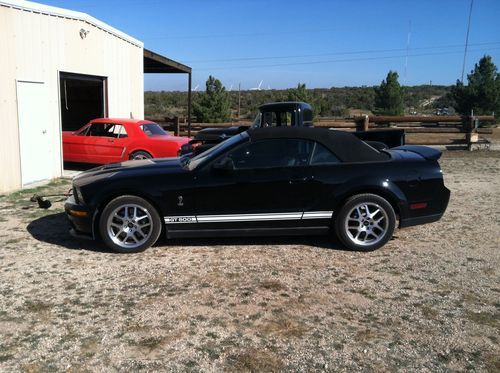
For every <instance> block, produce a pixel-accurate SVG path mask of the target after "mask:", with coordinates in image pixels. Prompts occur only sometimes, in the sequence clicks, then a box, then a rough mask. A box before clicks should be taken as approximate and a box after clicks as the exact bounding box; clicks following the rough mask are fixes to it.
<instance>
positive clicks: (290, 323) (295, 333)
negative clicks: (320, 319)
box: [260, 318, 309, 338]
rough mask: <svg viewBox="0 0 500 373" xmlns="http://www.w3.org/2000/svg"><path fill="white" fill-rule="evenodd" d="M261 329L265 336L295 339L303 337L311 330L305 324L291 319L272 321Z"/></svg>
mask: <svg viewBox="0 0 500 373" xmlns="http://www.w3.org/2000/svg"><path fill="white" fill-rule="evenodd" d="M260 329H261V331H262V332H263V333H264V334H268V335H269V334H270V335H278V336H282V337H294V338H299V337H302V336H303V335H304V334H305V333H307V332H308V331H309V328H308V327H307V326H306V325H304V323H301V322H299V321H296V320H293V319H290V318H280V319H278V320H272V321H270V322H268V323H266V324H264V325H262V326H261V327H260Z"/></svg>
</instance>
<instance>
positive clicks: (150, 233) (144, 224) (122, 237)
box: [99, 195, 162, 253]
mask: <svg viewBox="0 0 500 373" xmlns="http://www.w3.org/2000/svg"><path fill="white" fill-rule="evenodd" d="M161 230H162V224H161V219H160V216H159V214H158V211H156V209H155V208H154V207H153V206H152V205H151V204H150V203H149V202H148V201H146V200H144V199H143V198H140V197H137V196H131V195H125V196H120V197H117V198H115V199H113V200H112V201H111V202H109V203H108V204H107V205H106V207H105V208H104V210H103V212H102V214H101V217H100V219H99V233H100V234H101V238H102V240H103V241H104V243H105V244H106V246H108V247H109V248H110V249H111V250H113V251H116V252H119V253H137V252H140V251H144V250H146V249H147V248H149V247H151V246H152V245H153V244H154V243H155V242H156V241H157V240H158V237H159V236H160V233H161Z"/></svg>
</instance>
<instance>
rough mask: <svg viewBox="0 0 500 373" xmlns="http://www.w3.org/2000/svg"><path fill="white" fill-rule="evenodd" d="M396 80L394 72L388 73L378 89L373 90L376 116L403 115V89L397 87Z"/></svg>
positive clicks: (396, 76) (396, 75)
mask: <svg viewBox="0 0 500 373" xmlns="http://www.w3.org/2000/svg"><path fill="white" fill-rule="evenodd" d="M398 78H399V75H398V73H397V72H396V71H389V73H388V74H387V78H386V79H385V80H382V83H381V84H380V86H379V87H378V88H375V112H376V113H377V114H383V115H402V114H403V112H404V106H403V88H402V87H401V86H400V85H399V82H398Z"/></svg>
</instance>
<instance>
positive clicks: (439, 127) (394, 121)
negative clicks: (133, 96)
mask: <svg viewBox="0 0 500 373" xmlns="http://www.w3.org/2000/svg"><path fill="white" fill-rule="evenodd" d="M494 121H495V117H494V116H493V115H482V116H474V117H461V116H458V115H432V116H386V115H385V116H375V115H370V116H368V115H366V116H362V117H356V118H349V119H344V118H331V117H322V118H317V119H316V120H315V122H314V126H315V127H323V128H333V129H338V130H342V131H370V130H371V129H381V128H387V129H388V128H398V129H404V131H405V135H406V136H405V137H406V143H407V144H415V145H416V144H420V145H451V144H455V145H465V146H468V147H470V146H471V145H472V144H474V143H478V142H479V143H481V142H487V141H488V140H487V138H485V135H490V134H491V133H492V130H491V129H490V128H480V127H479V126H480V125H481V124H482V123H484V122H494ZM156 122H157V123H159V124H160V125H162V127H163V128H165V129H166V130H168V131H170V132H173V133H174V134H176V135H180V136H193V135H196V133H197V132H198V131H200V130H202V129H205V128H224V127H230V126H247V127H248V126H250V125H251V122H248V121H240V122H238V121H234V122H228V123H192V124H191V127H190V128H188V125H187V123H186V120H185V119H184V120H183V119H182V118H171V119H169V118H165V120H163V121H161V120H160V121H158V120H156ZM479 135H482V136H481V137H480V136H479Z"/></svg>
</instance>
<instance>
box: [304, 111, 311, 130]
mask: <svg viewBox="0 0 500 373" xmlns="http://www.w3.org/2000/svg"><path fill="white" fill-rule="evenodd" d="M302 116H303V121H302V124H303V125H304V127H311V126H312V125H313V113H312V111H311V110H309V109H304V111H302Z"/></svg>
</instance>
